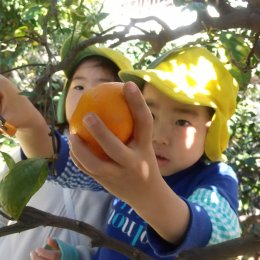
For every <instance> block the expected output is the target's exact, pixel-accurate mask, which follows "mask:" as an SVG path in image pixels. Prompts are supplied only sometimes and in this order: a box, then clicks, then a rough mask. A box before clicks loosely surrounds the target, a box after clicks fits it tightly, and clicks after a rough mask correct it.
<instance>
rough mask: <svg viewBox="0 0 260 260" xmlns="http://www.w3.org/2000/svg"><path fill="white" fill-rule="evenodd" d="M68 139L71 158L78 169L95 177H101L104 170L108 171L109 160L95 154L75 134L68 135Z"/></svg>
mask: <svg viewBox="0 0 260 260" xmlns="http://www.w3.org/2000/svg"><path fill="white" fill-rule="evenodd" d="M69 139H70V154H71V158H72V160H73V162H74V163H75V164H76V166H77V167H78V168H79V169H80V170H82V171H83V172H86V173H88V175H91V176H93V177H95V178H96V177H97V178H98V177H102V175H103V173H104V171H109V169H110V167H111V162H109V161H108V162H106V161H105V160H101V159H100V158H98V157H97V156H95V155H94V154H93V153H92V152H91V151H90V150H89V149H88V147H87V146H86V144H85V143H84V142H83V141H82V140H81V139H80V138H79V137H78V136H77V135H70V137H69Z"/></svg>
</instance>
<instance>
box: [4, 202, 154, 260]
mask: <svg viewBox="0 0 260 260" xmlns="http://www.w3.org/2000/svg"><path fill="white" fill-rule="evenodd" d="M39 226H52V227H58V228H65V229H70V230H73V231H76V232H78V233H80V234H83V235H86V236H88V237H89V238H90V239H91V246H92V247H108V248H110V249H113V250H116V251H118V252H120V253H121V254H123V255H125V256H128V257H129V258H131V259H138V260H149V259H151V258H150V257H149V256H147V255H145V254H144V253H143V252H141V251H140V250H138V249H136V248H134V247H131V246H130V245H128V244H126V243H124V242H121V241H119V240H116V239H114V238H111V237H108V236H106V235H104V234H103V233H102V232H100V231H99V230H98V229H96V228H94V227H93V226H91V225H89V224H87V223H84V222H82V221H78V220H73V219H69V218H66V217H60V216H55V215H52V214H50V213H47V212H44V211H41V210H39V209H36V208H33V207H29V206H26V207H25V208H24V211H23V213H22V215H21V217H20V218H19V220H18V222H17V223H16V224H13V225H10V226H6V227H2V228H0V237H1V236H6V235H9V234H13V233H17V232H22V231H26V230H29V229H33V228H36V227H39Z"/></svg>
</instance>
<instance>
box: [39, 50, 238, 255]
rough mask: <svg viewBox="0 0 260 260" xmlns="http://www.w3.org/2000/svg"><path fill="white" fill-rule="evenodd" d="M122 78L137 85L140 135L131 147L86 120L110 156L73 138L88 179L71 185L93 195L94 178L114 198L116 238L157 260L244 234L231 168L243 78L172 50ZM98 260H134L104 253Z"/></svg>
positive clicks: (204, 55)
mask: <svg viewBox="0 0 260 260" xmlns="http://www.w3.org/2000/svg"><path fill="white" fill-rule="evenodd" d="M119 75H120V77H121V78H122V79H123V80H124V81H129V80H130V81H132V82H127V83H126V84H125V88H124V93H125V97H126V99H127V101H128V103H129V106H130V108H131V111H132V114H133V117H134V121H135V130H134V135H133V138H132V140H131V141H130V142H129V143H128V144H127V145H125V144H123V143H122V142H120V141H119V140H118V139H117V138H115V137H114V136H113V134H111V132H110V131H109V130H108V129H107V128H106V127H105V126H104V124H103V123H102V121H101V120H100V119H99V118H98V117H97V116H96V115H95V114H92V113H90V114H88V115H86V117H85V119H84V122H85V126H86V127H87V128H88V129H89V131H90V132H91V133H92V135H93V136H94V137H95V138H96V139H97V141H98V142H99V143H100V145H101V146H102V147H103V148H104V150H105V151H107V155H108V156H109V157H110V159H111V160H105V159H101V158H97V157H96V156H95V155H94V154H92V153H91V152H90V150H89V149H88V147H87V146H86V144H85V143H84V142H83V141H82V140H81V139H80V138H79V137H78V136H76V135H72V136H70V143H71V156H72V158H73V160H74V162H75V164H76V165H78V167H79V168H80V169H81V170H82V171H84V172H86V175H85V176H81V174H82V173H79V175H78V176H76V177H75V176H74V177H73V176H69V177H68V178H67V180H65V181H66V182H67V183H65V185H70V184H69V183H70V182H73V183H74V184H75V183H78V185H81V186H82V185H83V184H84V185H85V186H86V188H90V189H91V188H92V186H93V185H92V184H93V183H95V185H98V184H97V183H96V182H95V181H94V179H95V180H96V181H97V182H98V183H99V184H100V187H102V186H103V188H105V189H106V190H107V191H109V192H111V193H112V194H113V195H114V196H115V198H114V200H113V204H112V209H111V211H110V213H109V216H108V218H107V228H106V231H107V234H108V235H109V236H112V237H114V238H116V239H119V240H122V241H124V242H126V243H128V244H130V245H132V246H134V247H137V248H139V249H140V250H142V251H143V252H145V253H146V254H148V255H150V256H151V257H152V258H153V259H175V258H176V256H177V255H178V254H179V253H180V252H182V251H183V250H187V249H190V248H196V247H204V246H206V245H210V244H216V243H219V242H223V241H225V240H229V239H233V238H236V237H239V236H240V227H239V221H238V217H237V210H238V180H237V177H236V174H235V173H234V172H233V170H232V169H231V167H230V166H228V165H227V164H225V163H224V162H222V160H223V159H224V156H223V152H224V151H225V149H226V147H227V145H228V140H229V133H228V119H229V118H230V117H231V116H232V114H233V113H234V111H235V106H236V97H237V91H238V86H237V83H236V81H235V80H234V79H233V77H232V76H231V75H230V74H229V72H228V71H227V70H226V69H225V68H224V66H223V64H222V63H221V62H220V61H219V60H218V59H217V58H216V57H215V56H214V55H212V54H211V53H210V52H209V51H207V50H206V49H205V48H201V47H190V48H185V49H180V50H177V51H171V52H169V53H166V54H164V55H163V56H161V57H160V58H158V59H157V60H155V62H154V63H152V64H151V66H150V67H149V68H148V69H147V70H124V71H121V72H120V73H119ZM133 82H135V83H136V84H135V83H133ZM136 85H137V86H138V87H139V88H140V89H141V90H142V94H143V95H142V94H141V92H140V90H139V89H138V87H137V86H136ZM86 177H87V178H88V180H87V181H86V180H85V178H86ZM92 177H93V178H94V179H92ZM95 188H96V186H95ZM97 203H98V202H97ZM41 252H43V253H44V251H41ZM42 256H45V257H47V256H46V255H42ZM35 259H37V258H35ZM47 259H48V258H47ZM56 259H59V258H56ZM61 259H62V258H61ZM94 259H113V260H114V259H120V260H122V259H127V258H126V257H125V256H123V255H122V254H120V253H118V252H116V251H113V250H110V249H108V248H105V247H104V248H100V249H99V250H98V252H97V254H96V255H95V257H94Z"/></svg>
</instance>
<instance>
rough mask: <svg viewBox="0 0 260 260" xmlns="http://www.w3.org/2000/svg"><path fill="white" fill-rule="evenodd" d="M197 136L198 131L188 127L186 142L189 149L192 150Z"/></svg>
mask: <svg viewBox="0 0 260 260" xmlns="http://www.w3.org/2000/svg"><path fill="white" fill-rule="evenodd" d="M195 135H196V129H194V128H193V127H188V128H187V131H186V140H185V143H186V148H187V149H191V147H192V145H193V143H194V140H195V138H196V137H195Z"/></svg>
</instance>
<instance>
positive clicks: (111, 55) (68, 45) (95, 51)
mask: <svg viewBox="0 0 260 260" xmlns="http://www.w3.org/2000/svg"><path fill="white" fill-rule="evenodd" d="M85 40H87V39H86V38H84V37H82V36H77V35H75V36H74V37H73V38H72V37H69V38H68V39H67V40H66V41H65V42H64V44H63V46H62V48H61V53H60V56H61V59H62V60H64V58H66V57H67V56H68V54H69V52H70V51H71V49H72V48H73V47H75V46H76V45H77V44H79V43H80V42H82V41H85ZM94 55H97V56H102V57H105V58H107V59H109V60H111V61H112V62H113V63H115V64H116V65H117V67H118V68H119V69H120V70H121V69H124V70H127V69H132V65H131V62H130V61H129V60H128V59H127V58H126V57H125V56H124V55H123V54H122V53H121V52H119V51H115V50H113V49H110V48H105V47H96V46H89V47H87V48H85V49H83V50H82V51H80V52H79V53H78V54H77V55H76V57H75V58H73V60H72V61H71V62H70V65H69V66H68V67H67V68H66V69H65V70H64V73H65V75H66V77H67V78H68V79H69V78H71V77H72V74H73V72H74V70H75V68H76V67H77V66H78V64H79V63H80V62H81V61H82V60H83V59H85V58H86V57H90V56H94Z"/></svg>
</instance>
